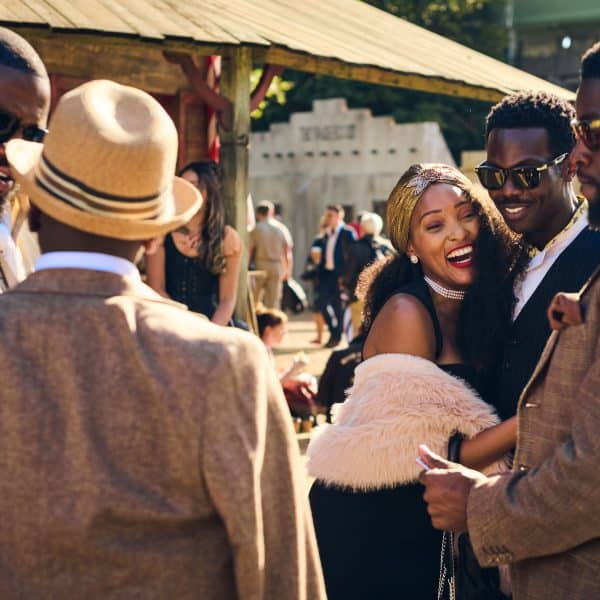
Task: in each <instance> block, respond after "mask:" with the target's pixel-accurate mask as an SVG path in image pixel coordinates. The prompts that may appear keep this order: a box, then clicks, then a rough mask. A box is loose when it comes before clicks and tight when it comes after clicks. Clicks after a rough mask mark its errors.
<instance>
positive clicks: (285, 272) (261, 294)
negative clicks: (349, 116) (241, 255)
mask: <svg viewBox="0 0 600 600" xmlns="http://www.w3.org/2000/svg"><path fill="white" fill-rule="evenodd" d="M293 246H294V243H293V241H292V236H291V235H290V232H289V230H288V228H287V227H286V226H285V225H284V224H283V223H281V222H279V221H278V220H277V219H276V218H275V206H274V205H273V203H272V202H269V201H268V200H263V201H262V202H259V204H258V205H257V207H256V226H255V227H254V229H253V230H252V231H251V232H250V251H249V254H250V256H251V257H252V256H253V257H254V265H255V266H256V268H257V269H258V270H259V271H264V277H262V278H260V279H257V281H256V286H257V287H256V289H255V290H254V299H255V302H257V303H258V302H261V303H262V304H263V305H264V306H266V307H267V308H277V309H279V308H281V294H282V290H283V282H284V281H286V280H287V279H289V278H290V277H291V275H292V248H293Z"/></svg>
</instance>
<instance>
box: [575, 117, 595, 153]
mask: <svg viewBox="0 0 600 600" xmlns="http://www.w3.org/2000/svg"><path fill="white" fill-rule="evenodd" d="M571 127H572V128H573V133H574V134H575V137H577V138H578V139H580V140H581V141H582V142H583V143H584V144H585V145H586V146H587V147H588V148H589V149H590V150H592V151H595V150H600V119H593V120H589V119H581V120H579V119H573V120H572V121H571Z"/></svg>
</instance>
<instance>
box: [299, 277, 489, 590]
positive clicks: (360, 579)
mask: <svg viewBox="0 0 600 600" xmlns="http://www.w3.org/2000/svg"><path fill="white" fill-rule="evenodd" d="M398 292H401V293H408V294H411V295H414V296H416V297H417V298H418V299H419V300H420V301H421V302H423V304H424V305H425V307H426V308H427V309H428V311H429V313H430V315H431V318H432V321H433V324H434V329H435V335H436V347H437V348H436V350H437V351H436V354H437V355H439V354H440V352H441V347H442V336H441V329H440V326H439V323H438V320H437V316H436V314H435V310H434V307H433V301H432V299H431V296H430V294H429V290H428V288H427V287H426V284H425V282H421V281H417V282H412V283H411V284H409V285H408V286H405V287H403V288H402V289H400V290H398ZM438 366H439V367H440V368H441V369H443V370H444V371H446V372H448V373H450V374H451V375H454V376H456V377H460V378H461V379H463V380H464V381H466V382H467V383H468V384H469V385H471V387H473V388H475V389H477V387H478V385H477V378H476V376H475V372H474V370H473V369H471V368H469V367H468V366H466V365H460V364H456V365H438ZM423 492H424V487H423V486H422V485H421V484H420V483H412V484H405V485H399V486H397V487H395V488H389V489H379V490H372V491H353V490H349V489H342V488H339V487H338V488H336V487H332V486H327V485H325V484H324V483H323V482H321V481H319V480H317V481H316V482H315V483H314V484H313V486H312V488H311V491H310V503H311V507H312V511H313V518H314V523H315V530H316V533H317V541H318V545H319V553H320V556H321V563H322V565H323V572H324V575H325V583H326V586H327V597H328V598H329V600H371V599H373V600H375V599H376V600H402V599H406V600H421V599H422V600H435V598H437V586H438V578H439V568H440V565H439V560H440V547H441V541H442V534H441V532H440V531H437V530H436V529H434V528H433V527H432V525H431V520H430V518H429V515H428V514H427V510H426V505H425V502H424V500H423Z"/></svg>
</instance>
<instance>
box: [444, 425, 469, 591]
mask: <svg viewBox="0 0 600 600" xmlns="http://www.w3.org/2000/svg"><path fill="white" fill-rule="evenodd" d="M464 439H465V436H464V435H463V434H462V433H460V432H459V431H456V432H455V433H453V434H452V435H451V436H450V438H449V439H448V460H450V461H452V462H459V459H460V446H461V444H462V441H463V440H464ZM446 588H447V589H448V595H447V596H445V595H444V594H445V591H446ZM446 598H448V600H455V599H456V556H455V553H454V533H453V532H452V531H444V533H443V535H442V547H441V549H440V575H439V579H438V592H437V600H445V599H446Z"/></svg>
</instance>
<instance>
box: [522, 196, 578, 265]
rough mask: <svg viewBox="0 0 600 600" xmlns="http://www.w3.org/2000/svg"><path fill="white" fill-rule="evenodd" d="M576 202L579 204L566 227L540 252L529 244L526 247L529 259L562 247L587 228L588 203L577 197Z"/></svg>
mask: <svg viewBox="0 0 600 600" xmlns="http://www.w3.org/2000/svg"><path fill="white" fill-rule="evenodd" d="M578 200H579V204H578V206H577V208H576V209H575V211H574V212H573V214H572V215H571V218H570V219H569V222H568V223H567V225H566V226H565V227H563V229H561V230H560V231H559V232H558V233H557V234H556V235H555V236H554V237H553V238H552V239H551V240H550V241H549V242H548V243H547V244H546V245H545V246H544V247H543V248H542V249H541V250H540V249H538V248H536V247H535V246H533V245H531V244H528V245H527V253H528V254H529V258H535V257H536V256H537V255H539V254H542V255H545V254H546V253H547V252H548V251H549V250H550V249H552V248H553V247H555V246H562V244H563V242H566V241H567V240H569V239H570V238H571V237H576V235H577V234H579V233H580V232H581V231H582V230H583V229H585V227H587V224H588V219H587V213H588V203H587V200H586V199H585V198H583V197H579V196H578ZM575 225H578V227H574V226H575Z"/></svg>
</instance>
